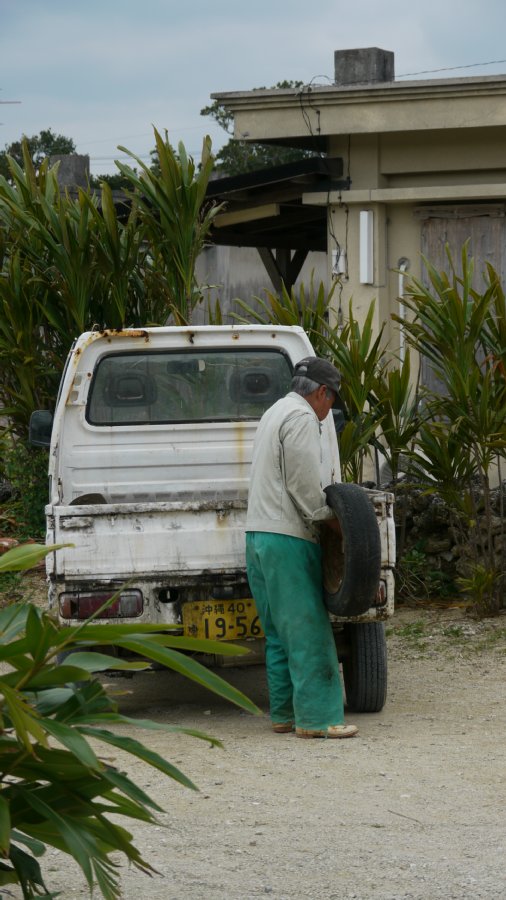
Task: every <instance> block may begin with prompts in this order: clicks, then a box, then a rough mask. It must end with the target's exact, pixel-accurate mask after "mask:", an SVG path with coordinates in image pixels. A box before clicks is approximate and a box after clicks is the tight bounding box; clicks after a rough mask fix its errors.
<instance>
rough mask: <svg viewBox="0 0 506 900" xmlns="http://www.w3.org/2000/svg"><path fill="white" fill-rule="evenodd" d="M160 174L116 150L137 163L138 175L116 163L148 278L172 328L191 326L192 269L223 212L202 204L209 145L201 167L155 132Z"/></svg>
mask: <svg viewBox="0 0 506 900" xmlns="http://www.w3.org/2000/svg"><path fill="white" fill-rule="evenodd" d="M154 132H155V140H156V153H157V157H158V166H159V171H153V169H151V168H150V167H149V166H147V165H146V163H144V162H143V161H142V160H141V159H139V158H138V157H137V156H135V155H134V154H133V153H131V152H130V151H129V150H127V149H126V148H125V147H119V149H120V150H123V152H124V153H127V154H128V155H129V156H130V157H131V158H132V159H134V160H135V162H136V163H137V165H138V167H139V172H138V171H137V170H136V169H133V168H132V167H130V166H127V165H125V164H124V163H120V162H117V163H116V165H117V166H118V168H119V170H120V172H121V173H122V175H123V176H124V177H125V178H126V179H127V181H128V182H129V183H130V185H131V188H132V191H133V192H134V194H133V197H134V200H135V203H136V204H137V206H138V210H139V215H140V220H141V223H142V225H143V227H144V230H145V238H146V240H147V243H148V247H149V252H150V255H151V257H152V269H151V277H152V278H153V279H154V280H155V281H156V282H157V284H158V285H159V288H160V289H163V291H164V292H165V295H166V298H167V301H168V306H169V309H170V312H171V313H172V315H173V317H174V321H175V323H176V325H181V324H182V325H186V324H190V323H191V319H192V313H193V309H194V307H195V306H196V305H197V304H198V303H200V302H201V300H202V292H201V290H200V288H199V286H198V284H197V279H196V275H195V265H196V262H197V257H198V255H199V253H200V252H201V250H202V249H203V248H204V246H205V243H206V239H207V236H208V234H209V231H210V229H211V225H212V223H213V220H214V218H215V216H216V215H217V213H218V212H219V210H220V208H221V206H219V205H216V204H214V205H213V204H209V203H205V196H206V190H207V185H208V182H209V178H210V176H211V172H212V170H213V165H214V159H213V156H212V153H211V139H210V138H209V137H206V138H204V141H203V144H202V157H201V162H200V167H197V166H196V164H195V162H194V161H193V159H192V157H191V156H188V155H187V153H186V150H185V147H184V145H183V144H182V143H179V145H178V151H177V153H176V152H175V151H174V149H173V148H172V147H171V145H170V143H169V140H168V137H167V135H165V140H164V139H163V138H162V136H161V135H160V134H159V132H158V131H157V130H156V128H155V129H154Z"/></svg>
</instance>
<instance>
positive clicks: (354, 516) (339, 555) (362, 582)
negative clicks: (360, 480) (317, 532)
mask: <svg viewBox="0 0 506 900" xmlns="http://www.w3.org/2000/svg"><path fill="white" fill-rule="evenodd" d="M325 495H326V497H327V503H328V505H329V506H330V508H331V509H332V510H333V512H334V513H335V517H336V519H338V521H339V524H340V526H341V533H342V539H341V538H340V537H339V535H338V534H337V533H336V532H335V531H333V530H332V529H330V528H325V526H322V551H323V589H324V600H325V605H326V606H327V609H328V610H329V612H331V613H333V614H334V615H335V616H344V617H346V618H348V617H352V616H360V615H362V614H363V613H365V612H367V610H368V609H369V607H370V606H372V605H373V604H374V600H375V598H376V595H377V592H378V587H379V580H380V574H381V538H380V532H379V527H378V520H377V518H376V510H375V509H374V506H373V504H372V502H371V500H370V498H369V496H368V494H367V491H366V490H364V488H362V487H360V485H358V484H331V485H329V487H327V488H325Z"/></svg>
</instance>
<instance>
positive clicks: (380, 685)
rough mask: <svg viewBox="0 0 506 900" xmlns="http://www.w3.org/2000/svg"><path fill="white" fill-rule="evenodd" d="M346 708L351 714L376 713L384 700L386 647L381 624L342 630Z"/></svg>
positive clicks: (371, 623)
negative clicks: (344, 651)
mask: <svg viewBox="0 0 506 900" xmlns="http://www.w3.org/2000/svg"><path fill="white" fill-rule="evenodd" d="M344 633H345V639H346V643H347V649H348V652H347V654H346V655H345V656H343V676H344V687H345V690H346V705H347V707H348V709H350V710H352V712H365V713H368V712H370V713H372V712H379V711H380V710H381V709H383V707H384V705H385V700H386V698H387V644H386V638H385V626H384V624H383V622H360V623H358V624H357V625H353V624H348V625H345V626H344Z"/></svg>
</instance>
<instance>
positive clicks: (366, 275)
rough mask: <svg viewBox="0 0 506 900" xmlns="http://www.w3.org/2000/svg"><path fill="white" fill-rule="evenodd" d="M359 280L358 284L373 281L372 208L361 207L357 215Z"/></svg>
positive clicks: (371, 282)
mask: <svg viewBox="0 0 506 900" xmlns="http://www.w3.org/2000/svg"><path fill="white" fill-rule="evenodd" d="M359 235H360V244H359V281H360V284H373V283H374V213H373V211H372V209H361V210H360V215H359Z"/></svg>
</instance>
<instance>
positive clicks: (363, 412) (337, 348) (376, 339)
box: [322, 301, 385, 483]
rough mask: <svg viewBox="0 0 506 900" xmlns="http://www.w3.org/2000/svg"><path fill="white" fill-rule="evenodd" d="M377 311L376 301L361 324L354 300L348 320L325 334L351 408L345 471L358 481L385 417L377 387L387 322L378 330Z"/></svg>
mask: <svg viewBox="0 0 506 900" xmlns="http://www.w3.org/2000/svg"><path fill="white" fill-rule="evenodd" d="M374 312H375V303H374V301H373V302H372V303H371V304H370V306H369V309H368V311H367V315H366V317H365V319H364V322H363V324H362V325H360V324H359V322H358V321H357V319H356V318H355V315H354V312H353V306H352V303H351V302H350V305H349V311H348V320H347V322H345V324H344V325H343V326H342V327H341V326H339V327H334V328H332V329H330V330H329V331H328V333H327V334H326V335H324V336H323V337H322V340H323V343H324V345H325V347H326V349H327V352H326V356H328V357H329V358H330V359H331V361H332V362H333V363H334V365H335V366H336V367H337V368H338V369H339V370H340V372H341V374H342V387H341V396H342V398H343V400H344V403H345V406H346V409H347V411H348V421H347V422H346V425H345V427H344V429H343V431H342V433H341V435H340V442H339V447H340V455H341V466H342V469H343V475H344V477H345V479H346V480H347V481H354V482H358V483H360V482H361V481H363V476H364V463H365V460H366V459H367V458H369V457H370V456H371V444H372V442H373V440H374V438H375V435H376V433H377V430H378V427H379V426H380V424H381V421H382V418H383V411H382V409H381V408H380V406H379V404H378V402H377V399H376V396H375V393H374V391H375V388H376V387H377V384H378V379H379V378H380V376H381V373H382V371H383V369H384V366H385V361H384V349H385V348H384V344H383V330H384V326H382V327H381V328H380V330H379V332H377V333H376V334H375V329H374V325H373V321H374Z"/></svg>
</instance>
